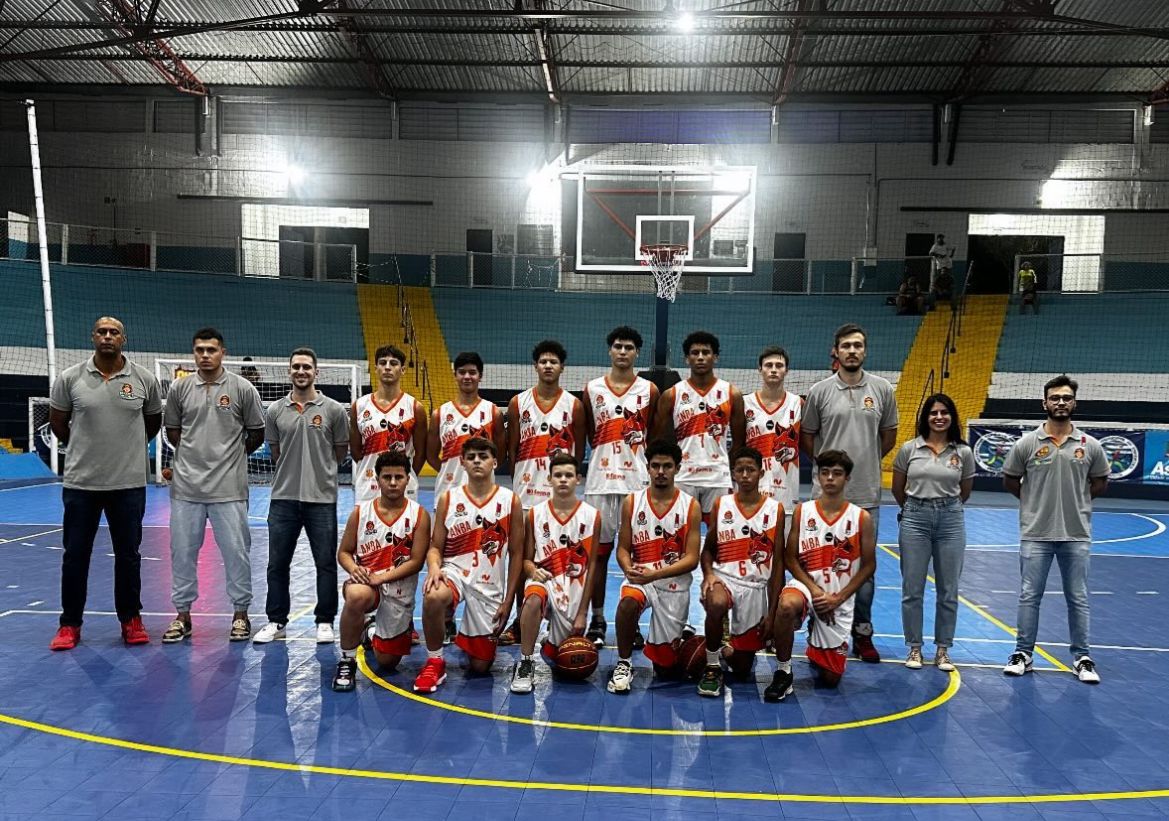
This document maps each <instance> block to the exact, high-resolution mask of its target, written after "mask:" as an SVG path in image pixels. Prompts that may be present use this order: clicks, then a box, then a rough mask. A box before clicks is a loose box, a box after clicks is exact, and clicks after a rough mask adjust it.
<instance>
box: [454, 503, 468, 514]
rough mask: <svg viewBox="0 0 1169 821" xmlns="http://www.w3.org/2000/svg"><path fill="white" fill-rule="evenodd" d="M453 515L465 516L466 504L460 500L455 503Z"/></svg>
mask: <svg viewBox="0 0 1169 821" xmlns="http://www.w3.org/2000/svg"><path fill="white" fill-rule="evenodd" d="M455 515H456V516H466V515H467V506H466V505H464V504H463V503H462V502H459V503H458V504H457V505H455Z"/></svg>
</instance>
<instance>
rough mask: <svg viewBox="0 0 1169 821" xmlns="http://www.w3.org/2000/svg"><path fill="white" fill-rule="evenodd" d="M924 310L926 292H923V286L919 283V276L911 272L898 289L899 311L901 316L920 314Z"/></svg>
mask: <svg viewBox="0 0 1169 821" xmlns="http://www.w3.org/2000/svg"><path fill="white" fill-rule="evenodd" d="M924 311H925V294H923V293H922V292H921V288H920V287H919V286H918V284H917V277H915V276H914V275H913V274H910V275H909V276H907V277H906V278H905V281H904V282H902V283H901V287H900V288H899V289H898V290H897V313H898V315H900V316H905V315H906V314H920V313H923V312H924Z"/></svg>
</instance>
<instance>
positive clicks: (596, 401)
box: [593, 395, 605, 407]
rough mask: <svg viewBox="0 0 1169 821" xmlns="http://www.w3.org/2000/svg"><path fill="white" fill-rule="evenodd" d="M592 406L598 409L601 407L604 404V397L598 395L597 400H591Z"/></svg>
mask: <svg viewBox="0 0 1169 821" xmlns="http://www.w3.org/2000/svg"><path fill="white" fill-rule="evenodd" d="M593 404H594V405H596V406H598V407H600V406H601V405H603V404H605V397H603V396H599V395H598V396H597V398H596V399H594V400H593Z"/></svg>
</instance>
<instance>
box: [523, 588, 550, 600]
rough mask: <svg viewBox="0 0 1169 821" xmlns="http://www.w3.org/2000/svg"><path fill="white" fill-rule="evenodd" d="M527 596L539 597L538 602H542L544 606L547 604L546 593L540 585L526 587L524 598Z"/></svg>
mask: <svg viewBox="0 0 1169 821" xmlns="http://www.w3.org/2000/svg"><path fill="white" fill-rule="evenodd" d="M528 596H539V597H540V601H542V602H544V603H545V604H547V603H548V591H547V590H546V589H545V588H544V585H542V584H529V585H527V586H526V587H525V588H524V598H525V599H526V598H527V597H528Z"/></svg>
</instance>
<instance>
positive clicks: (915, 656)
mask: <svg viewBox="0 0 1169 821" xmlns="http://www.w3.org/2000/svg"><path fill="white" fill-rule="evenodd" d="M905 666H906V667H907V668H908V669H910V670H920V669H921V648H920V647H910V648H909V655H907V656H906V657H905Z"/></svg>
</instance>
